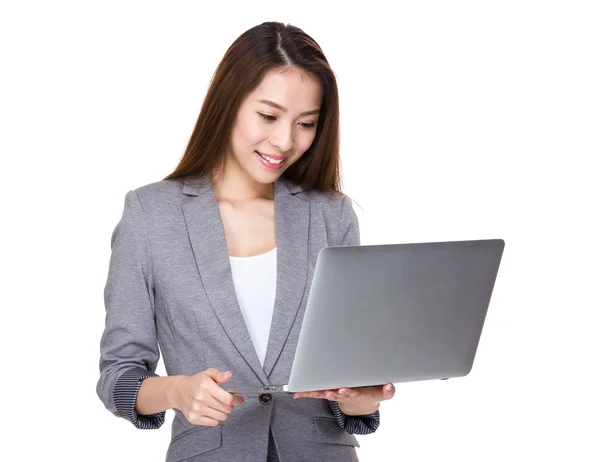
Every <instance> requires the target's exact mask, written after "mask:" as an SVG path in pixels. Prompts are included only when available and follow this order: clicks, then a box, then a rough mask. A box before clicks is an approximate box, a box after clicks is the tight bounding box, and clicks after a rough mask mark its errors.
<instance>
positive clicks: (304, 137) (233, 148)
mask: <svg viewBox="0 0 600 462" xmlns="http://www.w3.org/2000/svg"><path fill="white" fill-rule="evenodd" d="M321 102H322V89H321V85H320V83H319V82H318V81H317V80H316V79H314V78H312V77H311V76H309V75H308V74H306V73H304V72H302V71H300V70H298V69H290V70H287V71H285V72H281V71H279V70H272V71H270V72H268V73H267V74H265V77H264V78H263V80H262V82H261V83H260V85H259V86H258V87H257V88H256V89H255V90H254V91H253V92H251V93H250V94H249V95H248V97H247V98H246V99H245V100H244V102H243V103H242V104H241V106H240V109H239V111H238V114H237V117H236V120H235V124H234V127H233V130H232V134H231V139H230V144H229V152H228V153H227V156H228V159H227V163H226V172H227V173H229V172H230V171H231V169H235V170H237V171H238V173H241V174H242V175H245V176H248V177H249V178H250V179H252V180H254V181H255V182H257V183H262V184H267V183H272V182H274V181H275V180H276V179H277V178H278V177H280V176H281V174H282V173H283V172H284V171H285V170H286V169H288V168H289V167H290V166H291V165H292V164H293V163H294V162H296V161H297V160H298V159H300V157H301V156H302V154H304V152H305V151H306V150H308V148H310V146H311V144H312V142H313V140H314V139H315V135H316V133H317V122H318V120H319V109H320V107H321Z"/></svg>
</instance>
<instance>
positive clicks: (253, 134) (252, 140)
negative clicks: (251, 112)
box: [238, 118, 268, 144]
mask: <svg viewBox="0 0 600 462" xmlns="http://www.w3.org/2000/svg"><path fill="white" fill-rule="evenodd" d="M238 133H239V135H240V137H241V139H242V140H243V142H244V143H246V144H258V143H259V142H261V141H262V140H263V139H264V138H265V137H266V136H268V134H267V133H266V130H265V129H264V127H263V126H261V124H260V122H257V121H255V120H252V119H251V118H249V119H246V120H243V121H240V123H239V124H238Z"/></svg>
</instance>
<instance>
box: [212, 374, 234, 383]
mask: <svg viewBox="0 0 600 462" xmlns="http://www.w3.org/2000/svg"><path fill="white" fill-rule="evenodd" d="M214 378H215V380H216V381H217V383H224V382H227V381H228V380H229V379H230V378H231V371H227V372H221V373H220V374H217V375H216V376H215V377H214Z"/></svg>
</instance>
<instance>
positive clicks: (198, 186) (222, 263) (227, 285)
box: [182, 178, 269, 385]
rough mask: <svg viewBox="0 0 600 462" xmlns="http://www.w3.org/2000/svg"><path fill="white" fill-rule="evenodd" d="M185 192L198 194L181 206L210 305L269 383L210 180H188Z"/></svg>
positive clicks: (237, 346) (265, 381) (224, 327)
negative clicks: (249, 325)
mask: <svg viewBox="0 0 600 462" xmlns="http://www.w3.org/2000/svg"><path fill="white" fill-rule="evenodd" d="M183 193H184V194H187V195H192V196H197V197H194V198H193V199H192V200H190V201H189V202H186V203H184V204H183V205H182V209H183V214H184V217H185V222H186V226H187V231H188V235H189V237H190V242H191V245H192V249H193V251H194V258H195V259H196V266H197V267H198V271H199V272H200V277H201V278H202V284H203V286H204V290H205V292H206V295H207V297H208V300H209V302H210V304H211V307H212V309H213V311H214V312H215V315H216V316H217V317H218V318H219V322H220V323H221V325H222V326H223V329H224V330H225V332H227V335H228V336H229V338H230V340H231V342H232V343H233V344H234V345H235V347H236V348H237V350H238V351H239V353H240V354H241V355H242V357H243V358H244V359H245V361H246V362H247V363H248V365H249V366H250V367H251V368H252V370H253V371H254V373H255V374H256V376H257V377H258V379H259V380H260V381H261V383H262V384H263V385H268V384H269V381H268V379H267V376H266V375H265V372H264V370H263V368H262V367H261V366H260V361H259V360H258V355H257V354H256V350H255V349H254V345H253V343H252V339H251V338H250V334H249V332H248V329H247V327H246V323H245V321H244V317H243V316H242V312H241V310H240V307H239V304H238V301H237V297H236V293H235V286H234V285H233V276H232V273H231V266H230V264H229V253H228V250H227V242H226V240H225V231H224V228H223V221H222V219H221V211H220V209H219V204H218V203H217V200H216V197H215V194H214V190H213V188H212V185H211V183H210V179H208V178H201V179H195V180H192V179H187V180H185V182H184V187H183ZM207 366H208V367H210V364H208V365H207Z"/></svg>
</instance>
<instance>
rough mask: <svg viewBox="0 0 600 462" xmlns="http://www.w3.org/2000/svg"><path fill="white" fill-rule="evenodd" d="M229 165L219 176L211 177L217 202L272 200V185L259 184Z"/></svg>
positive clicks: (273, 191) (273, 192) (273, 193)
mask: <svg viewBox="0 0 600 462" xmlns="http://www.w3.org/2000/svg"><path fill="white" fill-rule="evenodd" d="M231 167H232V166H231V163H230V164H229V165H228V166H227V167H226V168H225V169H224V172H223V173H222V174H220V175H216V176H215V177H213V180H212V183H213V188H214V191H215V196H216V198H217V200H226V201H231V202H245V201H248V200H254V199H267V200H273V198H274V195H275V190H274V184H273V183H266V184H265V183H259V182H257V181H255V180H254V179H253V178H252V177H251V176H250V175H248V174H247V173H245V172H243V171H241V170H240V169H235V168H231Z"/></svg>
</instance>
